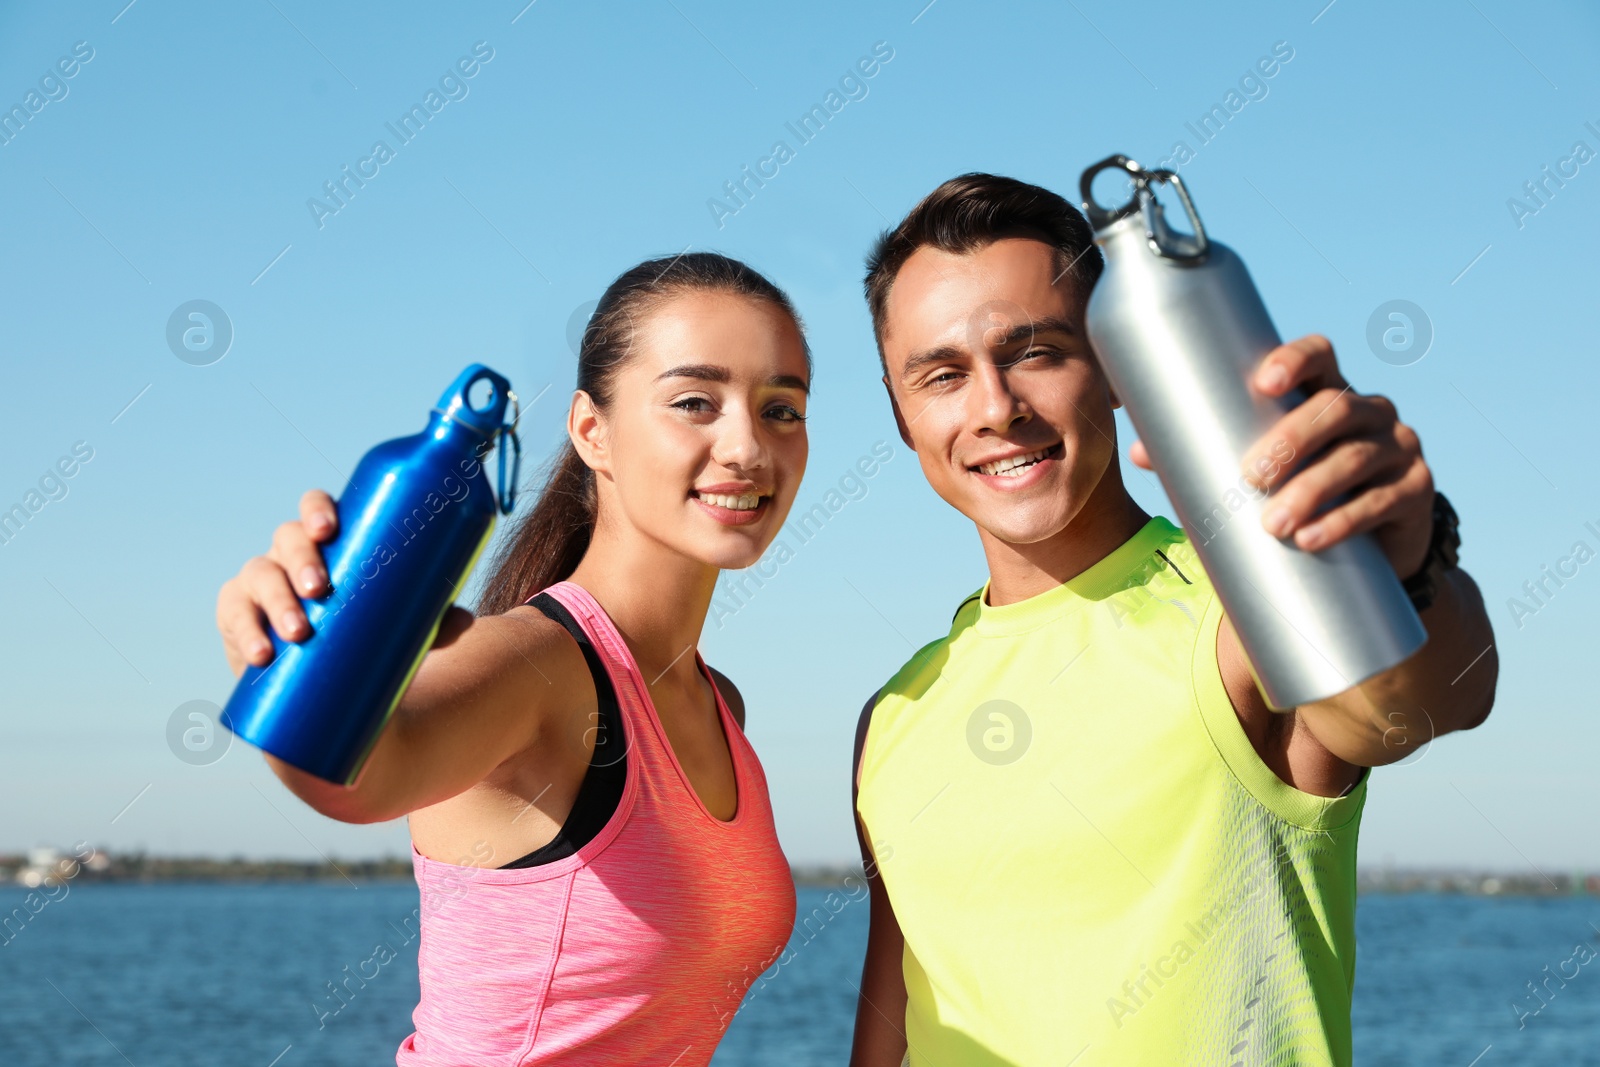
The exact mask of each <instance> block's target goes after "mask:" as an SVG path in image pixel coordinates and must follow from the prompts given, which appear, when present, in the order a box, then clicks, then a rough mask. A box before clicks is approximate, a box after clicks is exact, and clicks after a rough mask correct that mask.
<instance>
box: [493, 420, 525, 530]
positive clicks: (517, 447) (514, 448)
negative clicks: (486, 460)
mask: <svg viewBox="0 0 1600 1067" xmlns="http://www.w3.org/2000/svg"><path fill="white" fill-rule="evenodd" d="M506 399H507V400H509V401H511V419H510V421H509V422H507V423H505V424H504V425H502V426H501V427H500V433H499V435H498V440H496V442H495V451H496V452H498V453H500V487H499V488H500V493H499V504H500V514H502V515H509V514H511V509H512V508H513V507H514V506H515V505H516V503H517V482H518V481H519V480H520V478H521V476H522V438H520V437H518V436H517V422H518V420H520V419H521V418H522V401H520V400H518V399H517V394H516V392H515V391H513V390H510V389H507V390H506ZM507 439H509V440H510V443H511V449H510V451H511V479H510V481H507V480H506V442H507Z"/></svg>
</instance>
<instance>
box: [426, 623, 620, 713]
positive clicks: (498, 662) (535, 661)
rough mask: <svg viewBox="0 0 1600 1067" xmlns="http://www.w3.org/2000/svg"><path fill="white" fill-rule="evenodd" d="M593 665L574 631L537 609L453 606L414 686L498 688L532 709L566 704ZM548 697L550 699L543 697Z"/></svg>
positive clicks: (458, 691) (463, 690)
mask: <svg viewBox="0 0 1600 1067" xmlns="http://www.w3.org/2000/svg"><path fill="white" fill-rule="evenodd" d="M588 677H589V668H588V664H587V663H586V662H585V661H584V658H583V653H582V652H581V651H579V649H578V645H577V643H576V642H575V641H573V639H572V636H571V635H570V634H568V633H567V631H566V630H565V629H563V628H562V626H561V625H560V624H559V623H557V622H555V621H553V620H552V619H550V618H549V617H548V616H546V615H545V614H544V613H543V612H541V611H539V610H538V609H537V608H532V607H528V606H526V605H522V606H519V607H515V608H512V609H511V610H510V611H507V612H503V613H501V614H497V615H479V616H474V615H472V614H471V613H469V612H466V611H464V610H459V609H452V611H451V613H450V615H448V616H446V619H445V621H444V622H443V623H442V624H441V625H440V628H439V636H438V639H437V640H436V641H435V643H434V646H433V650H432V652H431V653H430V654H429V655H428V658H427V660H426V661H425V662H424V664H423V667H422V669H421V670H420V671H418V674H417V678H416V682H415V683H414V686H413V687H414V688H416V687H422V686H426V687H427V688H428V689H431V690H433V691H434V692H436V693H439V694H444V693H447V692H448V693H451V694H455V695H467V694H472V693H480V694H481V693H482V692H483V691H484V690H485V688H489V687H492V688H494V689H499V690H501V691H502V692H504V693H506V694H508V695H511V696H514V699H515V702H516V703H517V705H519V706H520V707H522V708H524V709H526V710H528V711H535V712H536V711H537V710H539V708H540V707H541V706H543V705H546V704H548V705H549V706H551V707H555V706H557V705H560V706H561V707H563V708H565V707H566V706H568V705H570V704H571V702H572V696H573V694H574V693H581V692H583V691H584V690H585V689H586V688H587V687H586V686H585V685H584V682H585V681H586V680H587V679H588ZM544 697H548V700H544V699H541V698H544Z"/></svg>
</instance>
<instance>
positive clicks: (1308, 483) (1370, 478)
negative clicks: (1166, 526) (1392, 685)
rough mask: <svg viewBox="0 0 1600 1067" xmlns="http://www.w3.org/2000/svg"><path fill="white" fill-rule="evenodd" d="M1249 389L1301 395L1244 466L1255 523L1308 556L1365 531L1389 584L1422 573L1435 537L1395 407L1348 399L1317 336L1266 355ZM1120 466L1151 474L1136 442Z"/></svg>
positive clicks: (1415, 442) (1379, 399)
mask: <svg viewBox="0 0 1600 1067" xmlns="http://www.w3.org/2000/svg"><path fill="white" fill-rule="evenodd" d="M1250 384H1251V387H1252V388H1254V389H1255V390H1256V391H1257V392H1258V393H1260V394H1261V395H1263V396H1272V397H1277V396H1282V395H1283V394H1285V393H1287V392H1289V391H1290V390H1291V389H1294V388H1296V387H1297V386H1298V387H1299V388H1301V389H1303V390H1304V391H1305V393H1306V394H1307V398H1306V400H1305V402H1304V403H1302V404H1300V405H1299V406H1298V407H1296V408H1294V409H1293V410H1292V411H1290V412H1288V413H1287V414H1286V415H1284V416H1283V418H1281V419H1279V420H1278V422H1277V423H1276V424H1275V425H1274V426H1273V427H1272V429H1270V430H1268V431H1267V432H1266V433H1265V434H1264V435H1262V437H1261V438H1260V439H1259V440H1258V441H1256V443H1255V444H1254V445H1252V446H1251V447H1250V449H1249V450H1248V451H1247V452H1246V453H1245V456H1244V462H1243V466H1242V468H1241V471H1242V473H1243V474H1244V476H1245V478H1246V479H1247V480H1248V481H1249V482H1250V483H1251V484H1252V485H1255V486H1258V487H1259V488H1261V489H1263V490H1266V491H1269V492H1271V493H1272V499H1271V501H1270V502H1269V503H1268V504H1267V506H1266V508H1265V509H1263V511H1262V515H1261V521H1262V525H1263V526H1265V527H1266V529H1267V531H1268V532H1269V533H1271V534H1272V535H1273V536H1275V537H1280V538H1283V537H1291V536H1292V537H1293V538H1294V542H1295V544H1296V545H1298V546H1299V547H1301V548H1304V549H1308V550H1313V551H1314V550H1316V549H1321V548H1326V547H1327V546H1329V545H1332V544H1336V543H1337V542H1339V541H1343V540H1344V539H1346V538H1348V537H1351V536H1353V535H1355V534H1360V533H1366V532H1368V531H1370V532H1371V533H1372V534H1373V536H1374V537H1376V538H1377V540H1378V544H1379V545H1381V546H1382V548H1383V551H1384V554H1385V555H1387V556H1388V558H1389V563H1390V565H1392V566H1393V567H1394V570H1395V573H1396V574H1397V575H1399V576H1400V577H1401V578H1407V577H1410V576H1411V575H1413V574H1415V573H1416V572H1417V571H1419V570H1421V569H1422V565H1423V563H1424V561H1425V560H1426V559H1427V553H1428V542H1429V539H1430V537H1431V536H1432V532H1433V474H1432V472H1430V471H1429V470H1428V465H1427V463H1425V462H1424V461H1423V458H1422V442H1421V441H1420V440H1419V439H1418V437H1417V433H1416V431H1415V430H1413V429H1412V428H1411V427H1409V426H1407V425H1406V424H1405V423H1403V422H1401V421H1400V419H1399V416H1398V414H1397V413H1396V412H1395V407H1394V404H1393V403H1392V402H1390V400H1389V399H1388V398H1387V397H1384V396H1378V395H1375V394H1374V395H1367V394H1364V393H1358V392H1356V391H1354V390H1353V389H1351V388H1350V383H1349V382H1347V381H1345V380H1344V375H1342V374H1340V373H1339V364H1338V360H1337V359H1336V358H1335V356H1334V353H1333V344H1332V343H1331V342H1330V341H1329V340H1328V339H1327V338H1326V337H1323V336H1321V335H1320V334H1311V335H1309V336H1307V337H1301V338H1298V339H1296V340H1294V341H1290V342H1289V343H1288V344H1284V345H1280V346H1279V347H1277V348H1275V349H1273V350H1272V351H1271V352H1269V353H1267V356H1266V358H1265V359H1264V360H1262V362H1261V366H1260V367H1259V368H1258V369H1257V371H1256V374H1255V378H1254V380H1253V381H1252V382H1251V383H1250ZM1285 457H1287V459H1286V458H1285ZM1307 457H1311V458H1310V460H1309V462H1308V461H1307ZM1128 458H1129V459H1130V460H1132V462H1133V463H1134V464H1135V465H1136V466H1139V467H1143V468H1145V469H1146V470H1150V469H1151V464H1150V456H1149V454H1148V453H1147V452H1146V451H1145V448H1144V443H1143V442H1142V441H1135V442H1134V443H1133V446H1132V447H1131V448H1129V449H1128ZM1340 496H1343V497H1344V499H1343V500H1342V501H1340V502H1339V503H1337V504H1335V503H1334V500H1335V499H1336V498H1338V497H1340ZM1330 505H1331V506H1330Z"/></svg>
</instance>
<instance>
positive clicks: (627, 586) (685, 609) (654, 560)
mask: <svg viewBox="0 0 1600 1067" xmlns="http://www.w3.org/2000/svg"><path fill="white" fill-rule="evenodd" d="M721 573H722V572H721V571H720V570H718V569H717V568H716V567H713V566H710V565H708V564H705V563H701V562H698V561H696V560H691V559H687V558H685V557H684V556H683V555H682V554H680V553H678V552H674V551H673V550H671V549H669V548H667V547H666V546H665V545H663V544H661V543H660V542H657V541H652V540H650V539H648V538H646V537H643V536H642V535H640V534H639V533H638V532H637V531H621V530H617V529H615V528H606V527H605V526H602V527H601V528H600V529H597V530H596V531H595V535H594V540H592V541H591V542H590V544H589V549H588V551H587V552H585V553H584V556H583V560H582V561H581V562H580V563H579V564H578V566H577V569H576V570H574V571H573V572H572V577H571V578H569V579H568V581H571V582H573V583H574V584H576V585H580V586H582V587H583V588H584V589H585V590H586V591H587V592H588V593H589V595H590V596H592V597H594V598H595V600H596V601H598V602H599V604H600V606H601V607H602V608H604V609H605V612H606V614H607V615H608V616H610V618H611V622H612V623H613V624H614V625H615V626H616V628H617V630H618V631H619V632H621V634H622V636H623V638H624V639H625V640H626V641H627V642H628V649H629V651H631V652H632V653H633V658H634V660H635V661H636V662H637V663H638V665H639V672H640V673H641V674H643V675H644V679H645V681H646V682H648V683H650V684H651V685H654V684H655V682H656V681H657V680H658V679H659V678H660V676H662V675H664V674H666V673H667V672H669V671H671V672H673V673H676V674H682V675H684V676H685V677H690V676H692V675H694V674H695V673H696V671H697V669H698V668H697V667H696V666H695V660H694V656H693V655H691V654H689V653H691V652H692V650H693V649H694V647H695V646H696V645H698V644H699V643H700V631H701V630H703V629H704V628H705V622H706V612H707V611H709V610H710V608H711V596H712V594H713V593H714V592H715V591H716V585H717V576H718V575H719V574H721Z"/></svg>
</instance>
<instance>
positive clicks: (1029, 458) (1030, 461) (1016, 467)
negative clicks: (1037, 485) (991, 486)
mask: <svg viewBox="0 0 1600 1067" xmlns="http://www.w3.org/2000/svg"><path fill="white" fill-rule="evenodd" d="M1064 452H1065V450H1064V449H1063V447H1062V444H1061V442H1059V441H1057V442H1056V443H1055V444H1053V445H1049V446H1047V447H1045V448H1035V449H1030V450H1026V451H1023V450H1017V451H1012V452H1007V453H1005V454H1004V455H1000V456H992V457H990V458H989V459H986V460H984V461H983V462H982V463H976V464H973V465H971V466H969V467H968V468H967V470H969V471H971V472H972V473H973V474H977V475H980V476H981V477H983V478H984V479H985V480H986V481H997V482H1009V481H1017V480H1020V479H1024V478H1026V477H1028V475H1029V474H1031V473H1033V472H1034V468H1037V467H1042V466H1045V465H1047V464H1048V463H1049V462H1050V461H1052V460H1059V459H1060V458H1061V457H1062V455H1063V454H1064Z"/></svg>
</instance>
